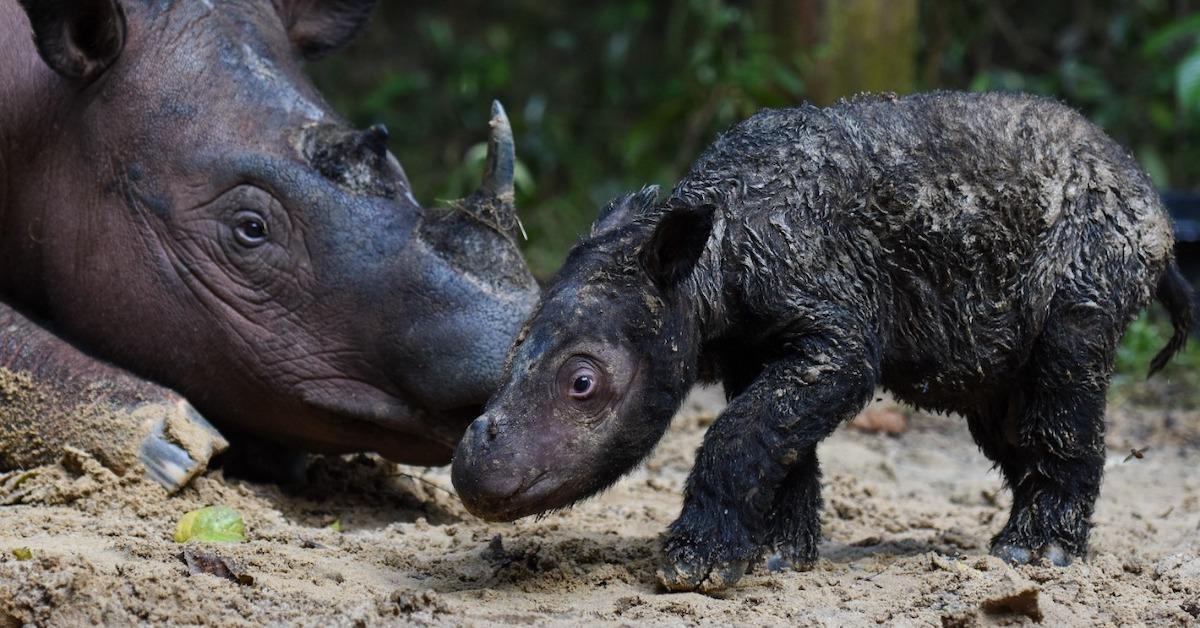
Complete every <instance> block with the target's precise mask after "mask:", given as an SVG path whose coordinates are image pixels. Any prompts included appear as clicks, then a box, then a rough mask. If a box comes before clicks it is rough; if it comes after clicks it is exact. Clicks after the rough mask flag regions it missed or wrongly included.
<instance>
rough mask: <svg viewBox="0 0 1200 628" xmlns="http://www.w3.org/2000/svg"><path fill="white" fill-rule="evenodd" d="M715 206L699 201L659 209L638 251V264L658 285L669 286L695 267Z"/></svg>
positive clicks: (711, 221) (701, 252) (705, 242)
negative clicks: (656, 221) (658, 215)
mask: <svg viewBox="0 0 1200 628" xmlns="http://www.w3.org/2000/svg"><path fill="white" fill-rule="evenodd" d="M715 209H716V208H714V207H713V206H712V205H702V206H700V207H672V208H670V209H666V210H664V211H663V213H662V216H661V217H659V219H658V224H657V225H655V227H654V233H653V234H651V235H650V240H649V241H648V242H646V244H645V246H644V247H642V250H641V254H640V255H641V261H642V267H643V268H645V269H646V272H647V273H648V274H649V275H650V278H651V279H652V280H654V283H656V284H657V285H658V286H659V287H660V288H664V289H665V288H670V287H673V286H674V285H675V284H677V283H679V282H680V281H681V280H682V279H683V278H684V277H687V276H688V275H689V274H691V272H692V269H693V268H695V267H696V262H698V261H699V260H700V255H701V254H703V253H704V247H705V246H706V245H707V244H708V237H709V236H710V235H711V234H712V226H713V214H714V213H715Z"/></svg>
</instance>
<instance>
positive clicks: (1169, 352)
mask: <svg viewBox="0 0 1200 628" xmlns="http://www.w3.org/2000/svg"><path fill="white" fill-rule="evenodd" d="M1154 296H1155V298H1157V299H1158V300H1159V302H1160V303H1162V304H1163V307H1165V308H1166V309H1167V314H1168V315H1169V316H1170V317H1171V326H1172V327H1173V328H1174V329H1175V331H1174V333H1173V334H1172V335H1171V340H1169V341H1168V342H1167V346H1165V347H1163V348H1162V350H1161V351H1159V352H1158V355H1156V356H1154V359H1153V360H1151V361H1150V372H1149V373H1148V374H1147V375H1146V376H1147V377H1149V376H1151V375H1154V374H1155V373H1156V372H1158V371H1159V370H1160V369H1162V367H1164V366H1166V365H1167V362H1168V361H1169V360H1170V359H1171V358H1172V357H1174V356H1175V354H1176V353H1179V352H1180V351H1181V350H1182V349H1183V346H1184V345H1185V344H1187V339H1188V333H1189V332H1190V331H1191V329H1192V324H1193V323H1194V322H1195V317H1196V309H1195V308H1196V306H1195V303H1194V301H1193V300H1192V288H1191V286H1189V285H1188V282H1187V280H1186V279H1184V277H1183V273H1181V272H1179V265H1178V264H1176V263H1175V261H1174V260H1172V261H1171V264H1170V265H1169V266H1167V270H1166V272H1164V273H1163V275H1162V278H1160V279H1159V280H1158V290H1157V291H1156V292H1155V293H1154Z"/></svg>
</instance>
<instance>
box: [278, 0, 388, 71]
mask: <svg viewBox="0 0 1200 628" xmlns="http://www.w3.org/2000/svg"><path fill="white" fill-rule="evenodd" d="M277 2H279V11H280V14H281V15H282V16H283V24H284V26H286V27H287V32H288V37H290V38H291V40H292V43H293V44H295V45H296V48H298V49H299V50H300V54H301V55H303V56H304V58H305V59H310V60H311V59H319V58H321V57H322V56H324V55H325V54H327V53H329V52H332V51H334V50H337V49H338V48H341V47H342V46H345V45H346V44H348V43H350V40H352V39H354V37H355V36H356V35H358V33H359V32H360V31H362V29H363V27H364V26H366V24H367V19H368V18H370V17H371V12H372V11H374V10H375V5H376V4H378V0H277Z"/></svg>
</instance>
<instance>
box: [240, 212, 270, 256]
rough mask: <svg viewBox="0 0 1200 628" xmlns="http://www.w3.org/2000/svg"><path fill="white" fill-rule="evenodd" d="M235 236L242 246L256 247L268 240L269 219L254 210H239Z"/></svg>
mask: <svg viewBox="0 0 1200 628" xmlns="http://www.w3.org/2000/svg"><path fill="white" fill-rule="evenodd" d="M236 220H237V226H235V227H234V228H233V234H234V237H236V238H237V241H238V243H239V244H241V245H242V246H246V247H255V246H258V245H260V244H262V243H264V242H266V241H267V221H266V220H264V219H263V217H262V216H259V215H258V214H256V213H254V212H249V211H243V212H238V215H237V217H236Z"/></svg>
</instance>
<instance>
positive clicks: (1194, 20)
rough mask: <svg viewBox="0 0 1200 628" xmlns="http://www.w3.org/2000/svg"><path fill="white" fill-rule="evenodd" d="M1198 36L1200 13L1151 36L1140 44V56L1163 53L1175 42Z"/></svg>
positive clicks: (1199, 33)
mask: <svg viewBox="0 0 1200 628" xmlns="http://www.w3.org/2000/svg"><path fill="white" fill-rule="evenodd" d="M1196 35H1200V13H1196V14H1194V15H1191V16H1188V17H1186V18H1184V19H1182V20H1178V21H1176V22H1172V23H1171V24H1170V25H1169V26H1166V27H1164V28H1162V29H1160V30H1159V31H1158V32H1156V33H1155V34H1153V35H1151V36H1150V37H1149V38H1148V39H1147V40H1146V42H1145V43H1143V44H1142V54H1145V55H1157V54H1160V53H1162V52H1165V51H1166V50H1167V48H1170V47H1171V46H1172V45H1174V44H1175V42H1177V41H1179V40H1180V39H1183V38H1186V37H1194V36H1196Z"/></svg>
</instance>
